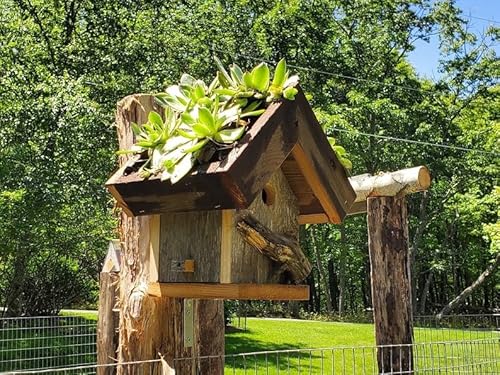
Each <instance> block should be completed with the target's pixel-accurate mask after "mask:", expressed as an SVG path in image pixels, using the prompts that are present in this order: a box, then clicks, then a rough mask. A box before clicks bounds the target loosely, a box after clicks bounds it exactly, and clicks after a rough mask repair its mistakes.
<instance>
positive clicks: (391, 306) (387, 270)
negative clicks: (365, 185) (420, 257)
mask: <svg viewBox="0 0 500 375" xmlns="http://www.w3.org/2000/svg"><path fill="white" fill-rule="evenodd" d="M367 204H368V206H367V208H368V210H367V214H368V215H367V217H368V247H369V253H370V265H371V285H372V302H373V314H374V322H375V338H376V342H377V345H378V346H379V345H403V346H402V347H401V346H394V347H383V348H378V350H377V361H378V369H379V372H380V373H384V374H385V373H391V374H400V373H405V374H411V373H413V369H414V365H413V364H414V362H413V350H412V343H413V325H412V303H411V301H412V300H411V277H410V259H409V252H408V223H407V210H406V200H405V197H404V196H400V197H370V198H368V199H367Z"/></svg>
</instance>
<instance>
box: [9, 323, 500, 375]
mask: <svg viewBox="0 0 500 375" xmlns="http://www.w3.org/2000/svg"><path fill="white" fill-rule="evenodd" d="M499 323H500V315H499V314H496V315H462V316H446V317H444V318H443V319H441V320H436V319H435V317H434V316H423V317H416V318H415V319H414V336H415V344H413V345H412V346H411V347H409V346H387V347H378V348H377V347H375V346H364V347H361V346H355V347H353V346H346V347H334V348H327V349H302V350H285V351H271V352H269V351H268V352H255V353H245V354H232V355H227V356H225V357H202V358H183V359H176V360H175V361H174V367H179V369H181V370H179V369H177V370H178V373H179V374H182V373H184V372H183V371H184V370H182V369H185V368H186V366H188V367H189V366H195V367H196V368H198V369H205V372H203V371H201V370H200V372H198V373H201V374H205V373H206V374H210V371H209V370H206V369H210V368H221V366H223V365H224V366H225V367H224V368H225V373H228V374H287V375H288V374H374V373H379V370H378V369H377V355H379V356H380V355H382V356H385V357H386V358H389V360H388V362H389V363H390V364H393V365H389V367H388V368H387V367H386V369H385V370H386V371H385V372H386V373H396V372H395V371H393V370H394V368H392V369H391V367H390V366H393V367H394V364H395V367H397V368H398V369H399V371H398V372H397V373H405V371H406V373H408V371H410V370H411V369H413V370H414V371H415V373H421V374H448V373H449V374H500V368H499V366H500V324H499ZM410 351H411V358H412V359H411V363H409V364H408V365H407V366H406V367H408V368H409V369H406V370H405V369H403V370H401V366H400V365H399V363H398V361H399V358H406V357H408V356H409V354H410ZM401 362H402V365H403V367H405V365H404V363H403V362H404V361H403V360H401ZM95 363H96V322H95V321H94V320H87V319H85V318H82V317H74V316H62V317H36V318H0V373H4V372H7V373H12V372H16V373H24V374H28V373H32V374H35V373H36V374H38V373H54V374H60V373H61V374H62V373H64V374H95V373H96V372H97V369H98V368H101V366H97V365H96V364H95ZM119 366H121V368H122V369H124V370H125V371H124V373H138V374H149V373H151V374H156V373H159V372H158V371H159V370H158V368H159V367H158V366H161V361H159V360H152V361H147V362H141V363H128V364H121V365H119ZM119 366H118V365H110V366H108V367H109V368H111V369H113V368H114V369H117V368H119ZM391 371H393V372H391ZM381 372H382V373H383V372H384V371H381Z"/></svg>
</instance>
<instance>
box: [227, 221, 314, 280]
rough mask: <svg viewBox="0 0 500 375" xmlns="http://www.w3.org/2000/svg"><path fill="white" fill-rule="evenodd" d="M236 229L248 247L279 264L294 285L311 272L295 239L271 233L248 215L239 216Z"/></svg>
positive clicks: (310, 267)
mask: <svg viewBox="0 0 500 375" xmlns="http://www.w3.org/2000/svg"><path fill="white" fill-rule="evenodd" d="M236 229H237V230H238V232H239V233H240V234H241V236H242V237H243V239H244V240H245V241H246V242H247V243H248V244H249V245H251V246H253V247H254V248H256V249H257V250H259V251H260V252H261V253H262V254H264V255H266V256H268V257H269V258H270V259H272V260H273V261H275V262H277V263H279V264H281V265H282V269H283V270H284V271H286V272H288V274H289V276H290V279H291V281H293V282H294V283H299V282H301V281H302V280H304V279H305V278H306V277H307V276H308V275H309V273H310V272H311V269H312V266H311V263H310V262H309V260H308V259H307V257H306V256H305V255H304V253H303V252H302V249H301V248H300V246H299V244H298V243H297V241H296V240H295V239H292V238H290V237H288V236H286V235H283V234H278V233H274V232H272V231H271V230H269V229H268V228H267V227H265V226H264V225H262V224H261V223H260V222H259V221H258V220H257V219H256V218H255V217H253V216H252V215H251V214H249V213H244V214H242V215H241V216H240V218H239V220H238V221H237V223H236Z"/></svg>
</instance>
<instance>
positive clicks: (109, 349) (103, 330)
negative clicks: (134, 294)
mask: <svg viewBox="0 0 500 375" xmlns="http://www.w3.org/2000/svg"><path fill="white" fill-rule="evenodd" d="M118 279H119V277H118V273H116V272H101V273H100V274H99V320H98V322H97V363H98V364H99V365H104V364H111V363H115V362H116V348H117V346H118V342H117V340H116V339H117V337H116V335H115V327H116V326H115V318H116V317H115V316H114V313H113V309H114V307H115V303H116V297H117V284H118ZM114 373H115V371H114V369H113V367H98V368H97V374H98V375H111V374H114Z"/></svg>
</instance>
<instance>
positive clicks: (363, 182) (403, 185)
mask: <svg viewBox="0 0 500 375" xmlns="http://www.w3.org/2000/svg"><path fill="white" fill-rule="evenodd" d="M349 182H350V183H351V185H352V187H353V189H354V191H355V193H356V199H355V200H354V203H353V204H352V206H351V208H350V209H349V213H348V214H349V215H355V214H360V213H364V212H366V200H367V199H368V198H369V197H396V196H404V195H406V194H412V193H417V192H419V191H424V190H427V189H428V188H429V186H430V184H431V175H430V172H429V170H428V169H427V167H424V166H419V167H414V168H408V169H402V170H399V171H396V172H385V173H379V174H377V175H374V176H372V175H371V174H368V173H367V174H362V175H358V176H354V177H351V178H349Z"/></svg>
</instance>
